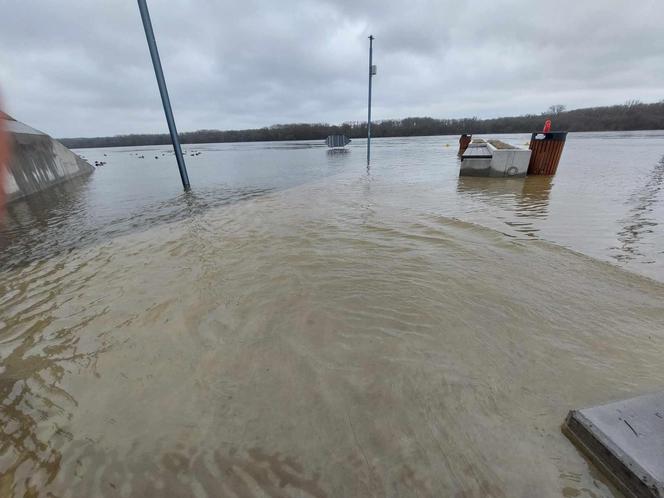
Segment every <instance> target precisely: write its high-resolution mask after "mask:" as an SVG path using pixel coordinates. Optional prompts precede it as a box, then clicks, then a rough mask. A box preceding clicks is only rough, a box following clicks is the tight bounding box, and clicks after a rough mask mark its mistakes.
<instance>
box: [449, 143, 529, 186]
mask: <svg viewBox="0 0 664 498" xmlns="http://www.w3.org/2000/svg"><path fill="white" fill-rule="evenodd" d="M530 153H531V152H530V150H528V149H523V148H521V147H517V146H515V145H510V144H508V143H505V142H502V141H500V140H484V139H482V138H475V139H473V141H472V142H471V143H470V144H469V145H468V147H467V148H466V150H465V151H464V152H463V154H462V156H461V169H460V174H461V175H462V176H492V177H503V176H515V177H523V176H526V173H527V172H528V163H529V161H530Z"/></svg>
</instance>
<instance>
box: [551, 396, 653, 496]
mask: <svg viewBox="0 0 664 498" xmlns="http://www.w3.org/2000/svg"><path fill="white" fill-rule="evenodd" d="M563 432H564V433H565V434H566V435H567V437H568V438H569V439H570V440H571V441H572V442H573V443H575V444H576V445H577V446H578V447H579V448H580V449H581V450H582V451H583V452H584V453H585V454H586V455H587V456H588V457H589V458H590V459H591V460H592V461H593V462H594V463H595V464H596V465H597V466H598V467H599V468H600V469H601V470H602V471H603V472H604V473H606V474H607V475H608V476H609V477H610V478H611V479H612V480H613V481H614V482H615V484H616V485H617V486H618V487H620V489H621V490H622V491H623V492H624V493H625V495H626V496H630V497H639V498H641V497H648V498H655V497H657V498H662V497H664V393H657V394H649V395H645V396H638V397H636V398H631V399H627V400H623V401H616V402H614V403H609V404H607V405H601V406H595V407H592V408H585V409H583V410H572V411H571V412H570V413H569V415H568V416H567V419H566V420H565V423H564V424H563Z"/></svg>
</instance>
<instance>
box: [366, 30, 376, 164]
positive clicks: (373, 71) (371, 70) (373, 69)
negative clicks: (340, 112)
mask: <svg viewBox="0 0 664 498" xmlns="http://www.w3.org/2000/svg"><path fill="white" fill-rule="evenodd" d="M373 41H374V36H373V35H369V111H368V116H367V166H369V163H370V162H371V79H372V78H373V76H374V75H375V74H376V66H374V65H373Z"/></svg>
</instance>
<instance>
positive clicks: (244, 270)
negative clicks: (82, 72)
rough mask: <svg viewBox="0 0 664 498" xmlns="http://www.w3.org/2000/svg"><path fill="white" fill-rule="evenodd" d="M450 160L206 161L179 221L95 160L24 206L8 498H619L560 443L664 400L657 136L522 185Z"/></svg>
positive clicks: (223, 157)
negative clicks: (590, 411) (624, 411)
mask: <svg viewBox="0 0 664 498" xmlns="http://www.w3.org/2000/svg"><path fill="white" fill-rule="evenodd" d="M589 135H590V134H589ZM609 135H610V134H609ZM446 140H448V141H449V143H452V141H453V138H451V137H450V138H448V137H443V138H441V137H431V138H426V139H400V140H399V139H394V140H386V141H384V142H382V141H380V140H376V141H375V145H374V148H372V151H373V153H374V163H373V166H372V170H370V171H369V172H367V171H366V170H365V169H364V166H363V165H362V160H363V157H362V154H361V153H360V151H361V147H359V148H357V149H351V150H350V151H349V152H347V153H337V154H329V153H327V152H326V151H325V150H324V149H322V148H318V147H314V146H309V145H307V144H303V145H300V146H294V145H290V147H293V149H292V150H290V149H288V148H287V147H289V145H288V144H286V145H275V146H274V148H273V149H271V148H269V146H267V145H264V144H251V145H235V144H225V145H216V146H212V145H210V146H201V147H200V150H202V151H203V154H202V155H201V156H200V157H198V156H197V157H196V158H192V160H191V161H190V166H189V167H190V177H191V180H192V184H193V186H194V192H192V193H191V194H190V195H185V194H180V193H179V192H177V190H178V184H177V178H176V175H177V172H176V170H175V168H174V161H173V160H172V159H170V160H168V164H166V156H163V155H162V152H161V151H162V150H163V151H165V150H166V149H165V148H163V149H160V150H159V152H156V153H154V154H151V156H150V159H143V160H138V159H136V155H135V154H136V153H135V152H134V150H131V151H130V150H126V151H124V150H119V151H118V150H116V151H101V150H99V151H89V152H88V151H84V154H85V155H88V154H89V158H91V159H95V158H96V157H93V154H102V153H107V154H108V155H109V157H108V165H107V166H104V167H103V168H100V169H99V170H98V171H97V172H96V173H95V174H94V175H93V176H92V178H91V179H89V180H87V181H86V182H83V183H81V184H79V185H77V186H73V187H72V188H71V189H67V190H63V191H60V192H54V193H53V196H54V197H52V198H51V199H52V200H53V201H54V202H53V203H52V204H51V205H49V206H44V205H41V206H40V205H39V204H38V202H39V201H35V203H32V204H28V203H21V204H15V205H13V206H12V207H11V209H10V213H9V215H10V218H9V224H8V226H7V228H6V229H5V230H4V232H3V234H2V241H3V244H4V246H3V252H2V256H0V260H1V261H2V263H3V266H2V269H1V270H0V275H1V283H0V289H1V291H0V426H1V429H0V430H1V433H0V496H24V495H30V494H32V495H33V496H62V497H69V496H71V497H79V496H81V497H84V496H150V495H153V496H174V497H175V496H242V497H243V496H255V497H260V496H270V497H276V496H297V497H337V496H358V497H360V496H362V497H365V496H376V497H382V496H395V497H396V496H402V497H403V496H452V497H459V498H475V497H477V498H479V497H485V496H491V497H531V496H547V497H548V496H565V497H576V496H583V497H600V496H618V495H617V494H616V492H615V490H614V489H613V488H612V487H611V486H610V485H609V484H608V483H607V482H606V481H605V480H604V478H603V477H602V476H601V475H598V474H597V473H596V472H595V471H594V470H593V468H592V467H591V466H590V465H589V464H588V463H587V461H586V460H585V458H584V457H583V456H581V454H580V453H579V452H578V451H577V450H576V449H575V448H574V447H573V446H572V445H571V444H570V443H569V442H568V440H567V439H565V437H564V436H563V435H562V434H561V432H560V424H561V422H562V421H563V419H564V417H565V415H566V413H567V411H568V410H569V409H570V408H575V407H580V406H590V405H593V404H597V403H601V402H606V401H610V400H612V399H618V398H621V397H626V396H630V395H636V394H640V393H645V392H650V391H655V390H661V389H662V386H664V371H663V370H662V369H661V368H660V365H661V351H662V350H664V304H663V303H664V283H662V281H664V278H663V276H664V272H662V268H664V266H663V261H662V259H663V258H662V253H661V248H662V247H664V245H661V244H659V243H660V242H661V240H662V237H663V235H662V229H661V222H662V221H663V220H664V216H662V202H663V201H662V191H661V187H662V183H663V182H664V173H663V169H662V163H661V162H660V161H661V151H662V150H664V147H662V145H664V135H662V134H647V133H645V134H640V135H639V134H634V135H631V136H625V135H624V134H623V135H621V134H617V135H616V136H609V137H608V138H607V134H597V136H592V135H591V136H590V138H583V137H582V138H579V139H578V140H588V142H586V143H585V144H581V145H579V144H578V142H577V143H576V145H575V141H574V138H573V137H570V142H569V143H568V147H569V148H568V149H566V154H567V155H564V156H563V161H562V163H561V166H560V169H559V173H558V176H556V177H555V179H553V180H549V179H544V178H532V179H526V180H525V181H524V180H516V181H514V180H507V181H505V180H498V181H495V180H490V179H458V178H456V177H455V176H454V174H455V171H454V169H453V167H454V166H455V165H456V163H455V159H454V153H455V149H454V148H453V147H447V148H445V147H444V143H445V141H446ZM381 142H382V143H381ZM441 144H443V145H441ZM216 148H218V149H220V151H219V150H216ZM593 150H594V151H595V155H593V154H592V152H593ZM215 154H217V155H215ZM145 155H146V156H147V154H145ZM155 155H156V156H157V157H159V159H152V157H154V156H155ZM206 158H207V159H206ZM212 158H216V159H212ZM199 159H200V161H198V162H197V160H199ZM148 161H150V162H148ZM160 161H163V162H164V163H165V164H163V165H161V166H160V169H157V167H156V166H155V165H156V164H157V163H159V162H160ZM127 164H130V165H131V167H132V168H136V169H137V173H136V175H135V176H134V177H129V176H127V173H128V172H129V171H130V168H128V167H127V166H126V165H127ZM457 167H458V166H457ZM138 168H143V169H138ZM589 168H590V169H592V168H601V171H603V172H604V173H605V174H604V175H595V177H593V178H586V179H585V180H584V181H583V182H581V181H579V180H580V179H581V176H582V175H587V173H588V169H589ZM595 172H596V173H597V170H595ZM148 173H154V175H149V174H148ZM197 175H198V179H199V182H200V183H199V185H204V186H203V187H201V188H197V187H196V181H197ZM130 178H131V180H130ZM213 178H214V179H215V180H210V181H203V180H204V179H213ZM625 178H630V179H631V181H630V182H627V181H626V180H625ZM482 180H485V181H484V182H482ZM486 180H489V181H486ZM590 180H592V181H590ZM548 241H551V242H554V243H555V244H552V243H550V242H548ZM591 256H592V257H591ZM601 260H604V261H601ZM616 265H621V266H623V267H624V268H620V267H618V266H616ZM625 268H626V269H628V270H631V271H630V272H628V271H625ZM635 272H638V273H641V275H639V274H637V273H635ZM49 493H50V494H49Z"/></svg>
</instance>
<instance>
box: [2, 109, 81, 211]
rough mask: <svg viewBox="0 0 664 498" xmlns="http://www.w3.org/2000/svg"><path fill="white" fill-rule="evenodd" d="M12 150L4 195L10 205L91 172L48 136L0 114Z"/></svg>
mask: <svg viewBox="0 0 664 498" xmlns="http://www.w3.org/2000/svg"><path fill="white" fill-rule="evenodd" d="M0 119H1V120H2V123H1V124H2V125H3V126H4V127H5V129H6V130H7V131H8V134H9V142H10V146H11V158H10V160H9V168H8V174H7V176H6V178H5V187H4V188H5V192H6V194H7V198H8V200H9V201H13V200H16V199H20V198H22V197H25V196H27V195H30V194H34V193H35V192H39V191H42V190H44V189H47V188H49V187H52V186H53V185H56V184H58V183H62V182H65V181H67V180H69V179H71V178H74V177H77V176H81V175H87V174H90V173H92V172H93V171H94V167H93V166H91V165H90V164H89V163H88V162H86V161H85V160H84V159H82V158H81V157H79V156H78V155H76V154H74V153H73V152H72V151H70V150H69V149H68V148H67V147H65V146H64V145H62V144H61V143H60V142H58V141H57V140H54V139H53V138H51V137H50V136H48V135H47V134H45V133H43V132H41V131H39V130H35V129H34V128H31V127H29V126H28V125H26V124H24V123H21V122H20V121H16V120H15V119H13V118H11V117H10V116H8V115H6V114H4V113H2V114H0Z"/></svg>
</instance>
